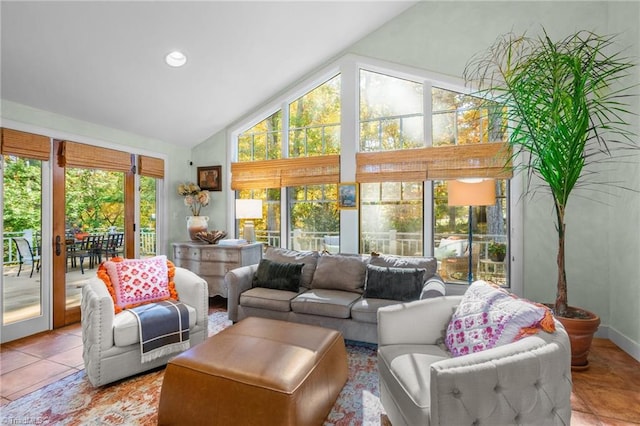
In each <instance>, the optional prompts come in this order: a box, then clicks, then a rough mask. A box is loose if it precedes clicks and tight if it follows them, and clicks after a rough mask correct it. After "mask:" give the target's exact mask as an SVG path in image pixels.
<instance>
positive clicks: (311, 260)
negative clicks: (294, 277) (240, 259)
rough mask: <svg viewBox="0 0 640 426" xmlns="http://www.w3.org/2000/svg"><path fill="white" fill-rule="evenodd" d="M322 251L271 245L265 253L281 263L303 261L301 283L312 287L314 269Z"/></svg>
mask: <svg viewBox="0 0 640 426" xmlns="http://www.w3.org/2000/svg"><path fill="white" fill-rule="evenodd" d="M319 257H320V253H318V252H317V251H295V250H287V249H283V248H277V247H269V248H267V251H266V252H265V254H264V258H265V259H269V260H273V261H275V262H281V263H303V264H304V266H303V267H302V275H301V276H300V285H301V286H302V287H306V288H309V287H311V280H312V279H313V274H314V271H315V270H316V265H317V263H318V258H319Z"/></svg>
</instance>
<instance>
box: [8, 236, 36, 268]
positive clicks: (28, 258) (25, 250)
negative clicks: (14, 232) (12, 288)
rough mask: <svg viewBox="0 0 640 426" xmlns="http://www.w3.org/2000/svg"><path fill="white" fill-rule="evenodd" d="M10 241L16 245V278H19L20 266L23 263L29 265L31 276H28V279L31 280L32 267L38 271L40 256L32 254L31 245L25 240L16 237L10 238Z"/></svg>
mask: <svg viewBox="0 0 640 426" xmlns="http://www.w3.org/2000/svg"><path fill="white" fill-rule="evenodd" d="M12 240H13V242H14V243H15V245H16V250H18V257H19V258H20V259H19V262H20V266H18V276H20V271H21V270H22V265H23V264H24V263H27V264H29V263H31V274H30V275H29V278H31V277H32V276H33V269H34V267H36V268H37V269H36V270H37V271H40V255H39V254H37V253H34V252H33V250H32V249H31V244H30V243H29V240H27V239H26V238H20V237H18V238H12Z"/></svg>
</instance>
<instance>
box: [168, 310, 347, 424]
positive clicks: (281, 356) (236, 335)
mask: <svg viewBox="0 0 640 426" xmlns="http://www.w3.org/2000/svg"><path fill="white" fill-rule="evenodd" d="M347 374H348V366H347V353H346V350H345V346H344V339H343V338H342V334H341V333H339V332H338V331H335V330H330V329H326V328H321V327H316V326H311V325H304V324H296V323H290V322H285V321H277V320H271V319H265V318H254V317H250V318H246V319H244V320H242V321H240V322H238V323H237V324H235V325H233V326H231V327H228V328H226V329H225V330H223V331H221V332H220V333H218V334H216V335H215V336H212V337H210V338H209V339H207V340H205V341H204V342H203V343H201V344H199V345H197V346H194V347H193V348H191V349H189V350H187V351H185V352H183V353H181V354H180V355H178V356H176V357H175V358H173V359H172V360H171V361H169V363H168V364H167V369H166V372H165V375H164V381H163V383H162V390H161V393H160V407H159V410H158V424H161V425H169V424H175V425H177V424H208V425H215V424H217V425H225V426H226V425H234V424H235V425H320V424H322V423H323V421H324V420H325V418H326V417H327V415H328V414H329V412H330V411H331V408H332V407H333V404H334V403H335V401H336V398H337V397H338V394H339V393H340V390H341V389H342V387H343V386H344V384H345V383H346V381H347Z"/></svg>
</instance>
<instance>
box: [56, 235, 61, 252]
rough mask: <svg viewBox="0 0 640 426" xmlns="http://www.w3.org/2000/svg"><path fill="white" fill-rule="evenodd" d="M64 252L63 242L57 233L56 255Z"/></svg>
mask: <svg viewBox="0 0 640 426" xmlns="http://www.w3.org/2000/svg"><path fill="white" fill-rule="evenodd" d="M61 253H62V244H61V243H60V235H56V256H60V254H61Z"/></svg>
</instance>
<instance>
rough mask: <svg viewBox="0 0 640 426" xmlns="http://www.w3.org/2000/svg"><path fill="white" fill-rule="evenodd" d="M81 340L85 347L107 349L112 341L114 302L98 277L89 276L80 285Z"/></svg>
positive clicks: (112, 343) (99, 349) (98, 349)
mask: <svg viewBox="0 0 640 426" xmlns="http://www.w3.org/2000/svg"><path fill="white" fill-rule="evenodd" d="M80 308H81V315H82V318H81V322H82V340H83V343H84V346H85V349H86V348H93V349H94V350H97V351H102V350H106V349H109V348H110V347H112V346H113V345H114V342H113V320H114V318H115V316H116V315H115V312H114V304H113V299H112V298H111V294H109V290H107V286H106V285H105V284H104V282H103V281H102V280H101V279H100V278H98V277H93V278H91V279H90V280H89V281H88V282H87V284H86V285H84V286H83V287H82V302H81V305H80Z"/></svg>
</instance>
